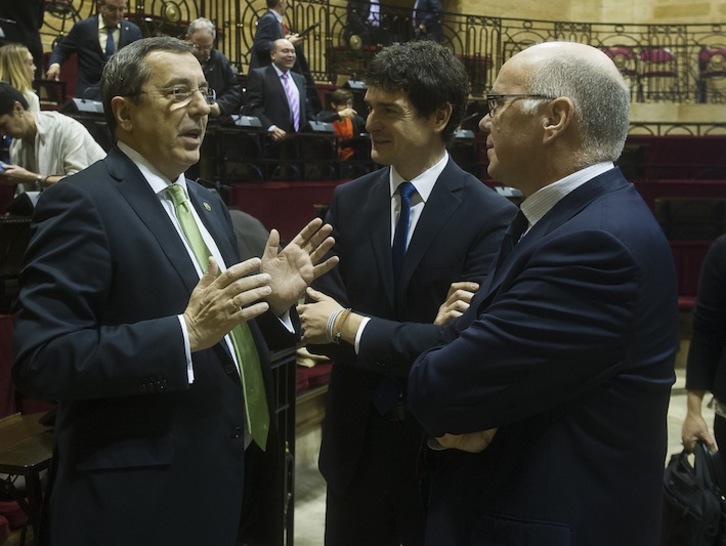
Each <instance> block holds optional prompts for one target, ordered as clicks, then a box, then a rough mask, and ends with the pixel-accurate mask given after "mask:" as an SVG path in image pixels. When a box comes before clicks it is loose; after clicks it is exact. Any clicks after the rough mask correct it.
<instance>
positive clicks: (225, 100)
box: [217, 52, 242, 114]
mask: <svg viewBox="0 0 726 546" xmlns="http://www.w3.org/2000/svg"><path fill="white" fill-rule="evenodd" d="M218 54H219V55H220V57H221V58H220V61H219V69H220V71H221V75H222V78H223V79H224V87H223V89H222V90H221V91H220V92H219V93H218V95H217V104H218V105H219V109H220V110H221V112H222V113H223V114H235V113H237V112H238V110H239V107H240V105H241V104H242V87H241V86H240V84H239V80H238V79H237V74H236V73H235V71H234V70H233V69H232V65H231V64H230V62H229V59H227V58H226V57H222V55H221V54H220V53H219V52H218Z"/></svg>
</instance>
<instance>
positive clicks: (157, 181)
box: [118, 142, 188, 196]
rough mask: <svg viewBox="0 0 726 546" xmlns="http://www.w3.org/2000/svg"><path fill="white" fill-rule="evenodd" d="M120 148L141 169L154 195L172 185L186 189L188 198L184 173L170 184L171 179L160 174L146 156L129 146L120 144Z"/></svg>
mask: <svg viewBox="0 0 726 546" xmlns="http://www.w3.org/2000/svg"><path fill="white" fill-rule="evenodd" d="M118 148H119V150H121V151H122V152H123V153H124V154H126V155H127V156H128V158H129V159H130V160H131V161H133V162H134V165H136V166H137V167H138V168H139V170H140V171H141V174H142V175H143V177H144V178H145V179H146V181H147V182H148V183H149V186H151V189H152V190H153V191H154V193H156V194H158V193H161V192H163V191H165V190H166V189H167V188H168V187H169V185H170V183H171V184H179V185H181V187H183V188H184V193H185V194H187V196H188V192H187V181H186V178H184V173H181V174H179V176H178V177H177V178H176V180H172V181H171V182H170V181H169V179H168V178H166V176H164V175H163V174H161V172H159V170H158V169H156V167H154V166H153V165H152V164H151V163H149V161H148V160H147V159H146V158H145V157H144V156H142V155H141V154H140V153H139V152H137V151H136V150H134V149H133V148H132V147H131V146H129V145H128V144H124V143H123V142H118Z"/></svg>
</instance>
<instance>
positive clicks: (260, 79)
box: [245, 65, 315, 133]
mask: <svg viewBox="0 0 726 546" xmlns="http://www.w3.org/2000/svg"><path fill="white" fill-rule="evenodd" d="M289 73H290V76H292V79H293V81H294V82H295V85H297V89H298V92H299V93H300V129H301V130H302V129H303V128H304V127H305V126H306V125H307V124H308V122H309V121H310V120H313V119H315V114H314V112H313V110H312V108H311V106H310V102H309V101H308V99H307V97H306V95H305V78H303V77H302V76H301V75H300V74H298V73H296V72H293V71H292V70H291V71H290V72H289ZM245 112H246V113H247V115H250V116H257V117H259V118H260V121H261V122H262V126H263V127H264V128H265V129H269V128H270V126H272V125H277V126H278V127H279V128H280V129H283V130H284V131H286V132H288V133H289V132H294V131H295V129H294V128H293V126H292V121H291V119H290V105H289V104H288V102H287V96H286V95H285V88H284V87H283V86H282V81H281V80H280V77H279V76H278V75H277V72H276V71H275V68H274V67H273V66H272V65H269V66H265V67H262V68H256V69H254V70H252V71H251V72H250V73H249V75H248V76H247V100H246V101H245Z"/></svg>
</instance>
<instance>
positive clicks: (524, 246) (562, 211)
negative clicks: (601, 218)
mask: <svg viewBox="0 0 726 546" xmlns="http://www.w3.org/2000/svg"><path fill="white" fill-rule="evenodd" d="M627 184H629V182H628V181H627V180H625V178H624V177H623V175H622V172H621V171H620V169H619V168H618V167H616V168H615V169H611V170H609V171H607V172H605V173H603V174H601V175H599V176H596V177H595V178H593V179H591V180H589V181H587V182H586V183H585V184H583V185H581V186H580V187H578V188H577V189H575V190H573V191H572V192H570V193H569V194H567V195H566V196H565V197H563V198H562V199H561V200H560V201H558V202H557V204H556V205H555V206H554V207H552V209H551V210H550V211H549V212H547V213H546V214H545V215H544V216H543V217H542V218H541V219H540V220H539V221H538V222H537V223H536V224H535V225H534V226H532V228H531V229H530V230H529V232H528V233H527V234H526V235H525V236H524V237H523V238H522V239H521V240H520V242H519V243H517V244H516V245H515V247H514V249H513V250H512V252H511V254H509V256H507V258H506V259H505V260H504V262H502V264H501V265H500V267H499V269H497V270H494V271H492V273H491V274H490V275H487V279H486V281H485V282H484V285H482V287H481V289H480V290H479V291H478V292H477V294H476V295H475V296H474V298H473V300H472V303H471V306H470V308H474V309H477V308H480V307H481V306H482V304H483V303H484V302H485V301H489V300H490V299H491V298H492V297H493V296H494V295H495V293H496V291H497V290H498V289H499V287H500V286H501V285H502V282H503V281H504V279H506V278H507V277H508V276H509V274H510V272H511V270H512V267H513V265H514V264H515V263H517V257H518V256H523V255H526V254H528V253H530V252H532V248H534V247H535V246H537V244H538V242H539V241H540V240H541V239H542V238H543V237H545V236H547V235H548V234H549V233H551V232H552V231H553V230H555V229H557V228H559V227H560V226H562V225H563V224H565V223H566V222H567V221H569V220H570V219H571V218H572V217H574V216H575V215H577V214H579V213H580V211H582V209H584V208H586V207H587V206H588V205H590V204H591V203H592V202H593V201H595V200H596V199H598V198H599V197H600V196H602V195H605V194H607V193H610V192H614V191H619V190H621V189H623V188H624V187H625V186H626V185H627ZM495 259H496V258H495Z"/></svg>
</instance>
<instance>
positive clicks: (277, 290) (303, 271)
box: [260, 218, 338, 316]
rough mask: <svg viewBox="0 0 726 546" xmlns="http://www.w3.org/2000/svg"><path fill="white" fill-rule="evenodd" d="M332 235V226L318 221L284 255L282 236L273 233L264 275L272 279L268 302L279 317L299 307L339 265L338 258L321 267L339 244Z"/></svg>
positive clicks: (285, 249) (292, 243)
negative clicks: (310, 289) (315, 283)
mask: <svg viewBox="0 0 726 546" xmlns="http://www.w3.org/2000/svg"><path fill="white" fill-rule="evenodd" d="M332 231H333V228H332V226H330V225H329V224H324V225H323V221H322V220H321V219H320V218H315V219H314V220H311V221H310V222H309V223H308V224H307V225H306V226H305V227H304V228H303V229H302V230H301V231H300V233H298V234H297V235H296V236H295V238H294V239H293V240H292V241H291V242H290V243H289V244H288V245H287V246H286V247H285V248H284V249H283V250H282V251H281V252H280V251H279V250H278V249H279V247H280V235H279V233H278V232H277V230H275V229H273V230H272V231H271V232H270V237H269V238H268V239H267V244H266V245H265V252H264V254H263V255H262V264H261V266H260V271H261V272H263V273H267V274H268V275H269V276H270V279H271V280H270V288H272V293H271V294H270V295H269V296H268V297H267V298H266V301H267V302H268V303H269V304H270V309H272V311H273V312H274V313H275V314H276V315H278V316H279V315H282V314H283V313H284V312H285V311H287V310H288V309H289V308H290V307H291V306H292V305H294V304H296V303H297V301H298V300H299V299H300V297H301V296H302V295H303V293H304V292H305V289H306V288H307V287H308V286H309V285H310V283H311V282H313V281H314V280H315V279H317V278H318V277H320V276H321V275H323V274H325V273H327V272H328V271H330V270H331V269H333V267H335V266H336V265H337V263H338V257H337V256H332V257H330V258H328V259H327V260H325V261H324V262H322V263H318V262H320V260H322V259H323V257H324V256H325V255H326V254H327V253H328V251H329V250H330V249H331V248H332V247H333V244H335V240H334V239H333V238H332V237H329V235H330V233H331V232H332Z"/></svg>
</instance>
